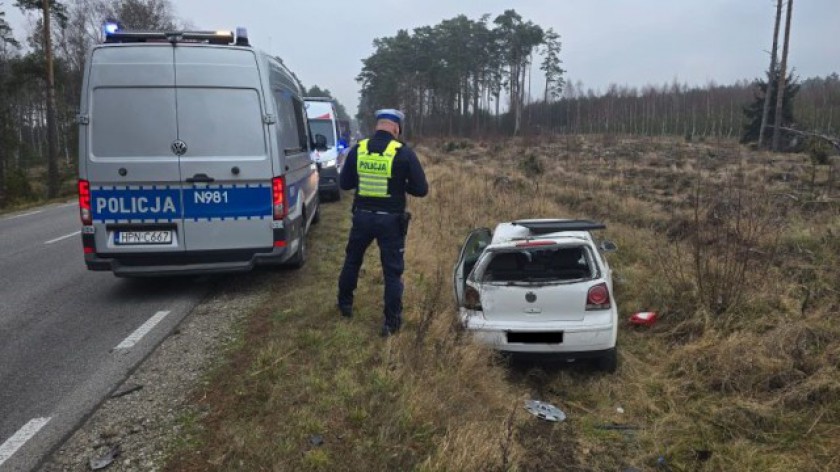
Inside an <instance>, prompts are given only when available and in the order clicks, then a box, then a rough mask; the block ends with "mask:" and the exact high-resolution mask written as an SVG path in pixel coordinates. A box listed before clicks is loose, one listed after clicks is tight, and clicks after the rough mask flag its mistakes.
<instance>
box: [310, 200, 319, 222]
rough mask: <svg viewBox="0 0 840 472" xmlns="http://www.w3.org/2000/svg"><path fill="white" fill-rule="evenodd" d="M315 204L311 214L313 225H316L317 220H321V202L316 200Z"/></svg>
mask: <svg viewBox="0 0 840 472" xmlns="http://www.w3.org/2000/svg"><path fill="white" fill-rule="evenodd" d="M319 200H320V199H319ZM316 205H318V206H316V207H315V214H314V215H312V224H313V225H317V224H318V222H319V221H321V202H320V201H318V202H316Z"/></svg>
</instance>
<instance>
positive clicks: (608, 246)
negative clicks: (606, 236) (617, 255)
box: [598, 241, 618, 252]
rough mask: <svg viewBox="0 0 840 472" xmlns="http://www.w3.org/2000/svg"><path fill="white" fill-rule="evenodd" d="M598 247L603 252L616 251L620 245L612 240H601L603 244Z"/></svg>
mask: <svg viewBox="0 0 840 472" xmlns="http://www.w3.org/2000/svg"><path fill="white" fill-rule="evenodd" d="M598 249H599V250H600V251H601V252H615V251H617V250H618V246H616V245H615V243H614V242H612V241H601V244H600V245H598Z"/></svg>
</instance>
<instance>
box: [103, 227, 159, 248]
mask: <svg viewBox="0 0 840 472" xmlns="http://www.w3.org/2000/svg"><path fill="white" fill-rule="evenodd" d="M114 243H115V244H118V245H120V246H131V245H136V244H172V231H171V230H166V231H117V232H115V233H114Z"/></svg>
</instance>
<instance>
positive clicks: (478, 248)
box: [453, 228, 493, 306]
mask: <svg viewBox="0 0 840 472" xmlns="http://www.w3.org/2000/svg"><path fill="white" fill-rule="evenodd" d="M492 239H493V234H492V233H491V232H490V230H489V229H488V228H478V229H474V230H472V231H471V232H470V234H469V236H467V239H465V240H464V245H463V246H461V254H460V255H459V256H458V262H457V263H456V264H455V269H454V271H453V284H454V286H455V287H454V288H455V302H456V303H457V304H458V306H462V305H463V304H464V289H465V284H466V280H467V276H469V275H470V272H471V271H472V269H473V267H475V264H476V262H478V258H479V257H481V254H482V253H483V252H484V249H485V248H486V247H487V246H488V245H489V244H490V241H491V240H492Z"/></svg>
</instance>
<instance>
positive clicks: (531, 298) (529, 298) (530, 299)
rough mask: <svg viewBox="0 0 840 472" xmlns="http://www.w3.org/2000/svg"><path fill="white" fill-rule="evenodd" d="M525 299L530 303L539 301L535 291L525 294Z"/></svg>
mask: <svg viewBox="0 0 840 472" xmlns="http://www.w3.org/2000/svg"><path fill="white" fill-rule="evenodd" d="M525 301H527V302H528V303H534V302H535V301H537V294H536V293H534V292H528V293H526V294H525Z"/></svg>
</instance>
